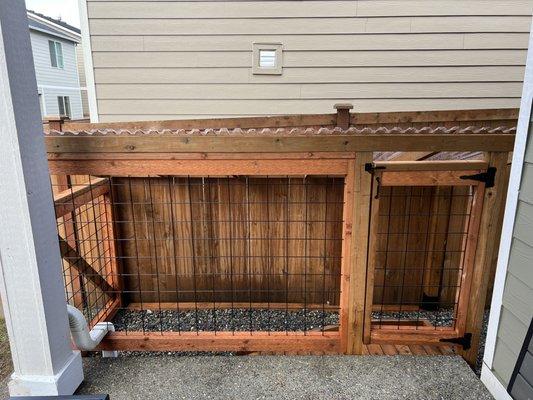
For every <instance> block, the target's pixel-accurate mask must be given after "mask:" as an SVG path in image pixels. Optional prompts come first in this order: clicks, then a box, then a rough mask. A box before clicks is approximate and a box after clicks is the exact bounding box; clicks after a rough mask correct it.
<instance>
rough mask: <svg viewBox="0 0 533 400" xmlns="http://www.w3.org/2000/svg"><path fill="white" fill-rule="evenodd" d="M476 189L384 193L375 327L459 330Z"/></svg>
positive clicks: (436, 188)
mask: <svg viewBox="0 0 533 400" xmlns="http://www.w3.org/2000/svg"><path fill="white" fill-rule="evenodd" d="M474 190H475V189H474V187H471V186H427V187H413V186H390V187H383V188H381V189H380V192H379V212H378V220H377V222H376V223H377V228H376V230H377V235H376V236H377V243H376V246H375V251H376V254H375V261H374V269H375V279H374V291H373V313H372V324H373V328H374V329H376V328H383V329H385V328H386V329H395V328H398V329H399V328H402V329H405V328H406V327H411V328H413V329H424V330H426V329H428V328H435V329H436V328H437V327H439V328H442V327H447V328H450V329H455V327H456V323H457V310H458V304H459V297H460V294H461V290H462V289H463V288H462V286H461V285H462V275H463V272H464V271H465V260H466V257H465V252H466V246H467V238H468V236H467V235H468V229H469V226H470V220H471V215H472V204H473V196H474Z"/></svg>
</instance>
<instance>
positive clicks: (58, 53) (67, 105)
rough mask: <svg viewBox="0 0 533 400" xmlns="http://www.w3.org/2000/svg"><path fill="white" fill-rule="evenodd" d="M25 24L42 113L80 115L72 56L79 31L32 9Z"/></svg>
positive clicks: (76, 74)
mask: <svg viewBox="0 0 533 400" xmlns="http://www.w3.org/2000/svg"><path fill="white" fill-rule="evenodd" d="M28 24H29V28H30V40H31V46H32V52H33V62H34V64H35V75H36V77H37V88H38V92H39V104H40V106H41V114H42V116H43V117H44V116H47V115H66V116H68V117H69V118H70V119H80V118H83V108H82V99H81V92H80V81H79V78H78V63H77V57H76V47H77V45H78V43H80V39H81V37H80V30H79V29H77V28H75V27H73V26H70V25H68V24H66V23H65V22H63V21H59V20H56V19H53V18H50V17H47V16H45V15H42V14H38V13H35V12H33V11H28Z"/></svg>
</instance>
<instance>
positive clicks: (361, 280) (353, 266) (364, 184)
mask: <svg viewBox="0 0 533 400" xmlns="http://www.w3.org/2000/svg"><path fill="white" fill-rule="evenodd" d="M370 162H372V152H359V153H356V155H355V161H354V162H351V163H350V165H349V168H350V171H348V175H347V176H346V183H345V191H344V217H343V219H344V232H343V260H342V266H341V275H342V277H341V312H340V314H341V321H340V322H341V326H340V334H341V348H342V351H343V352H345V353H346V354H363V328H364V320H365V288H366V267H367V254H368V251H367V250H368V233H369V232H368V229H369V220H370V193H371V184H372V176H371V175H370V174H369V173H368V172H366V171H365V164H366V163H370Z"/></svg>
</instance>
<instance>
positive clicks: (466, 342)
mask: <svg viewBox="0 0 533 400" xmlns="http://www.w3.org/2000/svg"><path fill="white" fill-rule="evenodd" d="M439 342H444V343H453V344H458V345H460V346H462V347H463V350H468V349H469V348H470V347H472V334H471V333H465V334H464V336H463V337H458V338H451V339H440V340H439Z"/></svg>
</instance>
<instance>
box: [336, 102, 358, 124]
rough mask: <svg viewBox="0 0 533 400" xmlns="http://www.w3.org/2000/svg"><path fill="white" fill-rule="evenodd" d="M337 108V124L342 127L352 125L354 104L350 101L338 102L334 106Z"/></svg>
mask: <svg viewBox="0 0 533 400" xmlns="http://www.w3.org/2000/svg"><path fill="white" fill-rule="evenodd" d="M333 107H334V108H335V109H336V110H337V126H338V127H339V128H342V129H348V128H349V127H350V110H351V109H352V108H353V105H352V104H350V103H338V104H335V105H334V106H333Z"/></svg>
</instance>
